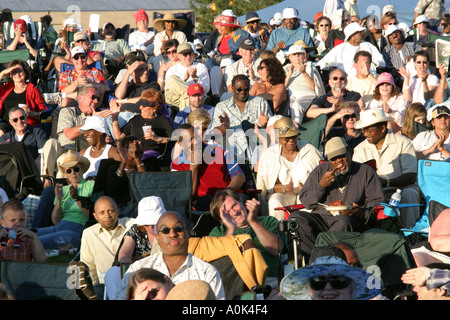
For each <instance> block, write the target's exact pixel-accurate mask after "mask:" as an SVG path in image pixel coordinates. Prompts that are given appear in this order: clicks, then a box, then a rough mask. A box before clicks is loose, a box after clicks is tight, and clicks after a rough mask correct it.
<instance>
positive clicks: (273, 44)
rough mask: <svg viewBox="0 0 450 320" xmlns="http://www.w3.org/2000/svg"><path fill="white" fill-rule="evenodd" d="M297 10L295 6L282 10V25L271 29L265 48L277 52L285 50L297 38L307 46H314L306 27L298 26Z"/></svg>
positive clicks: (296, 40)
mask: <svg viewBox="0 0 450 320" xmlns="http://www.w3.org/2000/svg"><path fill="white" fill-rule="evenodd" d="M298 22H299V17H298V11H297V9H295V8H285V9H284V10H283V24H284V26H283V27H281V28H278V29H275V30H273V31H272V33H271V34H270V36H269V41H268V42H267V47H266V49H267V50H272V51H273V52H274V53H277V52H278V51H280V50H283V51H286V50H288V49H289V47H290V46H291V45H293V44H296V42H298V41H299V40H303V41H304V42H305V43H306V45H307V46H308V47H312V46H314V43H313V41H312V38H311V36H310V35H309V33H308V31H306V29H304V28H301V27H300V26H299V23H298Z"/></svg>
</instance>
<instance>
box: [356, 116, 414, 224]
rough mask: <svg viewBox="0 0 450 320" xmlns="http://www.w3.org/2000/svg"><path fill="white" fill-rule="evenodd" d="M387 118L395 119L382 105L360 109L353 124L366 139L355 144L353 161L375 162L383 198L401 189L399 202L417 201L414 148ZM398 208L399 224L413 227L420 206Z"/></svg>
mask: <svg viewBox="0 0 450 320" xmlns="http://www.w3.org/2000/svg"><path fill="white" fill-rule="evenodd" d="M389 121H394V119H393V118H390V117H387V116H386V115H385V113H384V110H383V109H368V110H364V111H361V114H360V120H359V121H357V122H356V123H355V128H356V129H361V130H362V133H363V134H364V136H365V137H366V140H364V141H363V142H361V143H360V144H359V145H357V146H356V147H355V149H354V151H353V161H355V162H359V163H366V162H369V161H372V162H375V165H376V172H377V175H378V177H379V178H380V180H381V184H382V186H383V191H384V193H385V199H389V198H390V196H391V194H392V193H394V192H395V191H396V190H397V189H401V190H402V201H401V203H409V204H420V190H419V187H418V185H417V183H416V179H417V158H416V152H415V151H414V147H413V144H412V142H411V140H410V139H408V138H406V137H405V136H403V135H398V134H394V133H393V132H391V131H390V130H388V129H387V123H388V122H389ZM400 212H401V220H402V224H403V226H405V227H406V228H411V227H413V226H414V224H415V222H416V221H417V220H418V219H419V218H420V207H409V208H402V209H401V210H400Z"/></svg>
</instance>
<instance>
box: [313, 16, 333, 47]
mask: <svg viewBox="0 0 450 320" xmlns="http://www.w3.org/2000/svg"><path fill="white" fill-rule="evenodd" d="M331 26H332V22H331V19H330V18H328V17H325V16H322V17H320V18H319V19H317V22H316V30H317V36H315V37H314V39H313V41H314V45H315V46H317V51H318V53H319V54H322V53H323V54H326V53H327V52H328V51H329V50H330V49H329V48H327V47H326V45H325V42H326V41H327V39H328V35H329V34H330V30H331Z"/></svg>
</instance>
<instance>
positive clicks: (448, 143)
mask: <svg viewBox="0 0 450 320" xmlns="http://www.w3.org/2000/svg"><path fill="white" fill-rule="evenodd" d="M437 140H438V137H437V136H436V133H435V132H434V130H427V131H422V132H420V133H418V134H417V136H416V137H415V138H414V140H413V146H414V150H416V152H422V151H424V150H427V149H429V148H430V147H431V146H432V145H433V143H435V142H436V141H437ZM444 148H445V149H447V150H449V151H450V136H449V137H448V138H447V140H445V141H444ZM426 159H428V160H445V159H446V157H445V156H443V155H442V152H439V150H435V152H433V153H431V154H429V155H428V156H427V157H426Z"/></svg>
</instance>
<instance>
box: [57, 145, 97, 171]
mask: <svg viewBox="0 0 450 320" xmlns="http://www.w3.org/2000/svg"><path fill="white" fill-rule="evenodd" d="M56 164H57V165H58V169H59V171H60V172H61V173H62V174H64V173H65V171H66V170H67V169H69V168H72V167H74V166H76V165H77V164H79V165H80V168H81V171H82V172H83V173H84V172H86V170H87V169H89V166H90V162H89V159H88V158H85V157H82V156H81V155H80V154H79V153H78V152H77V151H75V150H72V149H69V150H68V151H67V152H65V153H63V154H62V155H60V156H59V157H58V159H57V160H56Z"/></svg>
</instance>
